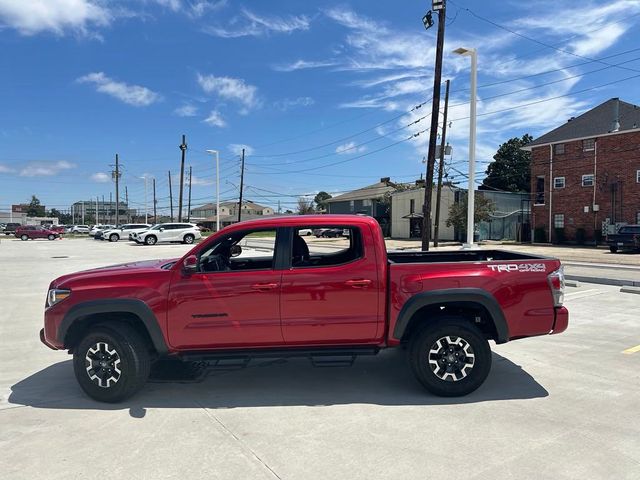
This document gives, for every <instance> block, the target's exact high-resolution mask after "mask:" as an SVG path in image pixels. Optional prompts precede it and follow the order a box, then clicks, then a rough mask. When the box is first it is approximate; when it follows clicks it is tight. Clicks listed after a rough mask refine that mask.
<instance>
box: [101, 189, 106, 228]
mask: <svg viewBox="0 0 640 480" xmlns="http://www.w3.org/2000/svg"><path fill="white" fill-rule="evenodd" d="M102 221H103V222H104V223H107V212H106V210H105V208H104V195H102Z"/></svg>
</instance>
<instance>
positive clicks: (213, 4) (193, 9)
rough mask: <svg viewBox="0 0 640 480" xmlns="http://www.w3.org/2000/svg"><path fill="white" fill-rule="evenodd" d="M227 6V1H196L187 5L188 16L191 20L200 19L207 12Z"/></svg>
mask: <svg viewBox="0 0 640 480" xmlns="http://www.w3.org/2000/svg"><path fill="white" fill-rule="evenodd" d="M226 6H227V0H217V1H211V0H197V1H196V2H193V3H191V4H190V5H189V11H188V15H189V16H190V17H192V18H200V17H203V16H205V15H206V14H207V13H209V12H215V11H217V10H220V9H222V8H224V7H226Z"/></svg>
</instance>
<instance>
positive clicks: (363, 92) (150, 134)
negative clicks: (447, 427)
mask: <svg viewBox="0 0 640 480" xmlns="http://www.w3.org/2000/svg"><path fill="white" fill-rule="evenodd" d="M429 5H430V3H429V2H426V1H423V0H421V1H418V0H408V1H405V2H390V1H376V2H371V1H370V0H352V1H348V2H340V1H335V2H334V1H323V2H300V1H293V0H290V1H269V2H264V1H262V2H258V1H244V2H240V1H237V2H236V1H233V0H226V1H225V0H209V1H206V0H119V1H117V0H114V1H106V0H47V1H45V0H0V48H1V50H2V52H3V54H2V55H1V56H0V98H1V100H2V108H1V109H0V140H1V142H0V185H1V187H0V209H6V208H7V206H8V205H9V204H11V203H19V202H24V201H28V199H29V198H30V195H31V194H36V195H37V196H38V197H39V198H40V199H41V200H42V202H43V203H45V204H46V205H47V207H56V208H68V206H69V205H70V204H71V203H72V202H74V201H76V200H80V199H90V198H95V197H96V196H100V197H102V195H104V196H105V197H107V198H108V196H109V193H110V192H113V191H114V186H113V183H112V182H111V180H110V177H109V175H108V172H109V171H110V169H111V167H110V165H111V164H113V163H114V156H115V154H116V153H118V154H119V155H120V160H121V163H122V164H123V177H122V184H123V186H125V185H126V186H127V188H128V190H129V197H130V203H131V205H132V206H133V207H137V208H143V205H144V181H143V178H144V177H145V176H147V177H148V178H151V177H155V178H156V183H157V186H156V188H157V195H158V198H159V202H158V206H159V209H160V210H161V211H167V210H168V206H169V200H168V195H169V190H168V179H167V172H168V171H169V170H171V172H172V175H173V176H174V179H175V180H174V181H175V182H176V183H177V177H178V172H179V160H180V151H179V149H178V145H179V143H180V139H181V135H182V134H186V135H187V144H188V146H189V149H188V152H187V166H189V165H191V166H192V167H193V183H194V186H193V194H192V196H193V199H194V200H193V204H194V205H198V204H202V203H205V202H207V201H210V200H213V198H214V195H215V185H214V181H215V171H214V169H213V159H212V157H211V156H210V155H208V154H207V153H206V149H218V150H220V152H221V159H222V161H221V178H222V180H221V196H222V198H223V199H225V200H227V199H229V200H230V199H234V198H237V194H238V188H237V187H238V184H239V160H238V156H237V155H238V153H239V149H240V148H241V146H242V145H245V146H246V148H247V153H248V155H247V157H246V165H247V166H246V177H245V185H246V190H245V196H246V197H247V198H249V199H251V200H254V201H256V202H259V203H263V204H269V205H273V206H276V207H277V204H278V201H280V202H281V207H282V209H283V210H284V209H286V208H293V207H294V205H295V203H296V197H297V196H298V195H301V194H309V193H314V192H317V191H319V190H325V191H328V192H331V193H338V192H342V191H347V190H350V189H353V188H358V187H361V186H364V185H367V184H370V183H374V182H375V181H377V180H378V179H379V178H380V177H383V176H389V177H391V178H392V179H394V180H398V181H411V180H415V179H416V178H417V177H418V176H419V175H420V173H421V172H423V170H424V165H423V164H422V158H423V156H425V155H426V151H427V142H428V132H424V133H422V134H421V135H419V136H417V137H413V138H412V139H411V140H408V139H409V137H411V136H412V135H413V134H415V133H417V132H420V131H422V130H424V129H427V128H428V126H429V118H423V119H422V120H421V121H420V122H417V123H414V124H412V125H410V126H409V124H411V123H412V122H415V121H416V120H418V119H420V118H422V117H424V116H425V115H428V114H429V112H430V109H431V104H430V102H428V100H429V99H430V96H431V95H430V92H431V90H432V86H433V77H432V75H433V73H432V72H433V59H434V49H435V35H436V28H435V27H434V28H432V29H431V30H429V31H425V30H424V28H423V26H422V22H421V18H422V16H423V14H424V13H425V11H426V10H427V9H428V7H429ZM447 17H448V18H447V33H446V42H445V57H444V74H443V80H444V79H447V78H448V79H451V89H452V93H451V99H450V103H451V105H452V107H451V108H450V110H449V119H450V120H451V121H452V123H451V128H450V143H451V144H452V146H453V152H454V153H453V157H452V159H450V162H449V163H450V167H448V169H447V171H448V174H449V176H450V178H453V179H454V180H455V181H460V182H462V184H465V178H464V176H463V175H462V174H460V173H459V172H458V171H457V170H460V171H461V172H466V170H467V168H468V167H467V164H466V159H467V148H468V146H467V141H466V139H467V136H468V120H467V119H466V118H465V117H467V116H468V109H469V106H468V103H467V102H468V97H469V91H468V87H469V81H468V79H469V60H468V58H464V57H459V56H456V55H453V54H452V53H451V51H452V50H453V49H454V48H457V47H460V46H465V47H475V48H477V49H478V58H479V60H478V62H479V63H478V67H479V71H478V83H479V85H480V88H479V91H478V100H479V103H478V113H479V114H480V116H479V118H478V148H477V158H478V160H479V162H480V163H479V166H478V168H477V171H479V172H481V171H484V169H485V168H486V164H487V163H488V161H490V160H491V156H492V155H493V154H494V153H495V150H496V148H497V147H498V145H499V144H500V143H502V142H503V141H505V140H507V139H508V138H510V137H512V136H521V135H522V134H524V133H530V134H532V135H534V136H537V135H539V134H541V133H544V132H545V131H547V130H549V129H551V128H554V127H555V126H558V125H560V124H562V123H564V122H565V121H566V120H567V119H568V118H569V117H571V116H574V115H577V114H579V113H581V112H583V111H585V110H588V109H589V108H591V107H593V106H595V105H597V104H599V103H601V102H603V101H605V100H607V99H608V98H611V97H616V96H619V97H620V98H621V99H623V100H625V101H628V102H631V103H635V104H640V86H639V85H640V78H633V77H634V76H639V75H640V29H639V28H638V24H639V23H640V1H639V0H612V1H610V2H589V1H586V2H575V1H568V0H567V1H532V2H516V1H510V2H509V1H507V2H505V1H500V2H497V1H485V2H481V3H480V2H472V1H470V0H455V1H453V0H450V1H449V3H448V11H447ZM491 22H493V24H492V23H491ZM625 79H627V80H625ZM422 102H427V103H426V104H425V105H424V106H422V107H421V108H419V109H414V107H415V106H416V105H419V104H421V103H422ZM412 109H413V110H412ZM496 111H500V113H493V112H496ZM480 178H481V177H480ZM174 187H176V188H175V189H174V197H175V198H177V194H176V192H177V184H176V185H174ZM123 190H124V188H123ZM174 203H177V200H176V201H175V202H174Z"/></svg>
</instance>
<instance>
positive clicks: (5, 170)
mask: <svg viewBox="0 0 640 480" xmlns="http://www.w3.org/2000/svg"><path fill="white" fill-rule="evenodd" d="M15 171H16V170H15V168H12V167H9V166H8V165H2V164H1V163H0V173H13V172H15Z"/></svg>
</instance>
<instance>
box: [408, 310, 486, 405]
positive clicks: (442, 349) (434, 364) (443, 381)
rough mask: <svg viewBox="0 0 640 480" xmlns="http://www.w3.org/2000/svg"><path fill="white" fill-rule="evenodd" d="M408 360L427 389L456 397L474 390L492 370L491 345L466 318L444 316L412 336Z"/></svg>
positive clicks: (440, 394)
mask: <svg viewBox="0 0 640 480" xmlns="http://www.w3.org/2000/svg"><path fill="white" fill-rule="evenodd" d="M409 360H410V363H411V368H412V370H413V373H414V375H415V376H416V378H417V379H418V381H419V382H420V383H421V384H422V386H423V387H424V388H426V389H427V390H428V391H429V392H431V393H433V394H435V395H438V396H441V397H459V396H463V395H467V394H469V393H471V392H473V391H474V390H476V389H477V388H478V387H479V386H480V385H482V383H483V382H484V381H485V379H486V378H487V375H488V374H489V371H490V370H491V348H490V347H489V342H488V341H487V340H486V339H485V338H484V336H483V335H482V332H480V330H478V328H477V327H476V326H475V325H473V324H472V323H469V322H468V321H466V320H464V319H461V318H457V317H451V318H443V319H440V320H437V321H436V322H434V323H433V324H430V325H427V326H425V327H424V328H423V329H422V330H421V331H419V332H417V333H416V335H415V336H414V337H413V338H412V339H411V342H410V345H409Z"/></svg>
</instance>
